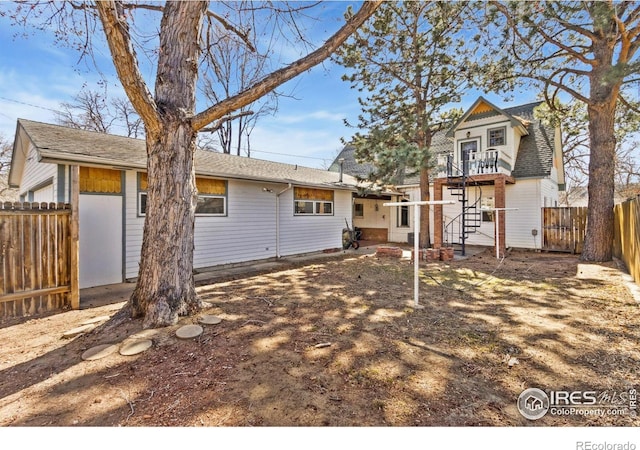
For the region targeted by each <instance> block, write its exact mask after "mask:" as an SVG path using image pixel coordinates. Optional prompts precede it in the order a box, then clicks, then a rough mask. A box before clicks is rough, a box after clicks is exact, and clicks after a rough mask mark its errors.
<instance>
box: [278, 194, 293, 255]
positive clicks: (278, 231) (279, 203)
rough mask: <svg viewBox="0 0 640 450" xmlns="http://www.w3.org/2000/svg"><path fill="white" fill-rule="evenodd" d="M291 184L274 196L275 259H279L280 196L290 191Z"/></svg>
mask: <svg viewBox="0 0 640 450" xmlns="http://www.w3.org/2000/svg"><path fill="white" fill-rule="evenodd" d="M291 188H292V186H291V183H289V185H288V186H287V187H286V188H284V189H283V190H281V191H280V192H278V193H277V194H276V258H277V259H280V196H281V195H282V194H284V193H285V192H287V191H288V190H289V189H291Z"/></svg>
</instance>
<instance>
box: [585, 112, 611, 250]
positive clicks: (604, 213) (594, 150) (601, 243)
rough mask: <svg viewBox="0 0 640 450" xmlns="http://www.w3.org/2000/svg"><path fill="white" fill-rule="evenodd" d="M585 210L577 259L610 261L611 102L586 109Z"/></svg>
mask: <svg viewBox="0 0 640 450" xmlns="http://www.w3.org/2000/svg"><path fill="white" fill-rule="evenodd" d="M588 112H589V137H590V143H591V151H590V156H589V186H588V195H589V209H588V210H587V232H586V235H585V240H584V247H583V249H582V255H581V259H583V260H585V261H610V260H611V257H612V252H613V205H614V183H615V181H614V169H615V166H614V164H615V155H616V139H615V136H614V120H615V101H611V102H610V103H609V104H599V105H594V106H591V105H590V106H589V107H588Z"/></svg>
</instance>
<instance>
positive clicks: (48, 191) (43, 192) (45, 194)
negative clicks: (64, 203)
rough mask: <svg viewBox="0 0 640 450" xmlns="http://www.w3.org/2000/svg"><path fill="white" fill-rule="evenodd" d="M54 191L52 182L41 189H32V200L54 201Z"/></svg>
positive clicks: (40, 201)
mask: <svg viewBox="0 0 640 450" xmlns="http://www.w3.org/2000/svg"><path fill="white" fill-rule="evenodd" d="M55 199H56V197H55V191H54V188H53V184H49V185H47V186H45V187H43V188H42V189H38V190H37V191H33V201H34V202H38V203H42V202H46V203H50V202H55Z"/></svg>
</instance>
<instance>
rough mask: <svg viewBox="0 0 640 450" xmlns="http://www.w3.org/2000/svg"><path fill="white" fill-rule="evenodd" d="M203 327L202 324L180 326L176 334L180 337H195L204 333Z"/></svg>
mask: <svg viewBox="0 0 640 450" xmlns="http://www.w3.org/2000/svg"><path fill="white" fill-rule="evenodd" d="M203 331H204V330H203V328H202V327H201V326H200V325H185V326H183V327H180V328H178V330H177V331H176V336H178V337H179V338H180V339H192V338H194V337H198V336H200V335H201V334H202V332H203Z"/></svg>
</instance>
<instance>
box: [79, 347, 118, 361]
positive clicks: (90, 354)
mask: <svg viewBox="0 0 640 450" xmlns="http://www.w3.org/2000/svg"><path fill="white" fill-rule="evenodd" d="M117 350H118V346H117V345H115V344H102V345H97V346H95V347H92V348H90V349H89V350H87V351H86V352H84V353H83V354H82V359H83V360H85V361H94V360H96V359H100V358H104V357H105V356H109V355H110V354H112V353H114V352H116V351H117Z"/></svg>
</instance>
